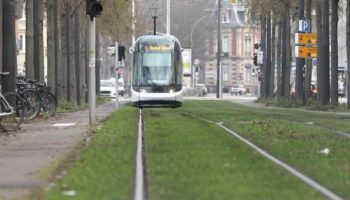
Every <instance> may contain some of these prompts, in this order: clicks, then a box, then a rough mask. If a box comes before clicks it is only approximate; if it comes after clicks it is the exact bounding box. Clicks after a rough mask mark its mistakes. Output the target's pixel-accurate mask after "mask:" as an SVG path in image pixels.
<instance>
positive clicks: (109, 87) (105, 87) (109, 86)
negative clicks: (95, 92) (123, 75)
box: [100, 80, 116, 97]
mask: <svg viewBox="0 0 350 200" xmlns="http://www.w3.org/2000/svg"><path fill="white" fill-rule="evenodd" d="M115 91H116V87H115V81H113V80H101V81H100V95H101V96H109V97H112V96H113V94H115Z"/></svg>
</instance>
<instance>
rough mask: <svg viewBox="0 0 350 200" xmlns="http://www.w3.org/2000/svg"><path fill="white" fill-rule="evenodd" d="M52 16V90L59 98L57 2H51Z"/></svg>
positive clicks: (55, 0)
mask: <svg viewBox="0 0 350 200" xmlns="http://www.w3.org/2000/svg"><path fill="white" fill-rule="evenodd" d="M53 15H54V49H55V51H54V59H55V69H54V74H55V77H52V78H54V79H55V81H54V85H55V86H54V89H55V95H56V97H57V98H59V95H58V94H59V92H58V87H59V86H58V83H59V75H58V73H59V72H58V66H59V58H60V52H59V32H58V5H57V0H53Z"/></svg>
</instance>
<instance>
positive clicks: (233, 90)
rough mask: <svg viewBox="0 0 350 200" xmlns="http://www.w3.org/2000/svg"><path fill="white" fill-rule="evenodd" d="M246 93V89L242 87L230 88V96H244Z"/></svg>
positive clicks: (234, 86)
mask: <svg viewBox="0 0 350 200" xmlns="http://www.w3.org/2000/svg"><path fill="white" fill-rule="evenodd" d="M246 93H247V89H246V88H245V87H244V86H243V85H233V86H232V88H231V95H233V94H235V95H238V94H239V95H242V94H243V95H245V94H246Z"/></svg>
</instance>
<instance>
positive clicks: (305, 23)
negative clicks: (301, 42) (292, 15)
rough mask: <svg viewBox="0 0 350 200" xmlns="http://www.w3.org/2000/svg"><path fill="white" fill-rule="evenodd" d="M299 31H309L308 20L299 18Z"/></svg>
mask: <svg viewBox="0 0 350 200" xmlns="http://www.w3.org/2000/svg"><path fill="white" fill-rule="evenodd" d="M299 32H304V33H310V32H311V24H310V20H299Z"/></svg>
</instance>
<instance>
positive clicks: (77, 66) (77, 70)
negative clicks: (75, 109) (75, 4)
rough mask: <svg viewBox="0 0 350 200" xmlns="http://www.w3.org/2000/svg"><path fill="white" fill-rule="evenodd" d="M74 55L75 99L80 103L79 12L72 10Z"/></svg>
mask: <svg viewBox="0 0 350 200" xmlns="http://www.w3.org/2000/svg"><path fill="white" fill-rule="evenodd" d="M74 56H75V88H76V90H75V91H76V95H75V96H76V101H77V104H78V105H80V103H81V101H80V87H81V85H80V66H81V65H80V58H81V56H80V23H79V12H78V11H77V10H76V11H75V12H74Z"/></svg>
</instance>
